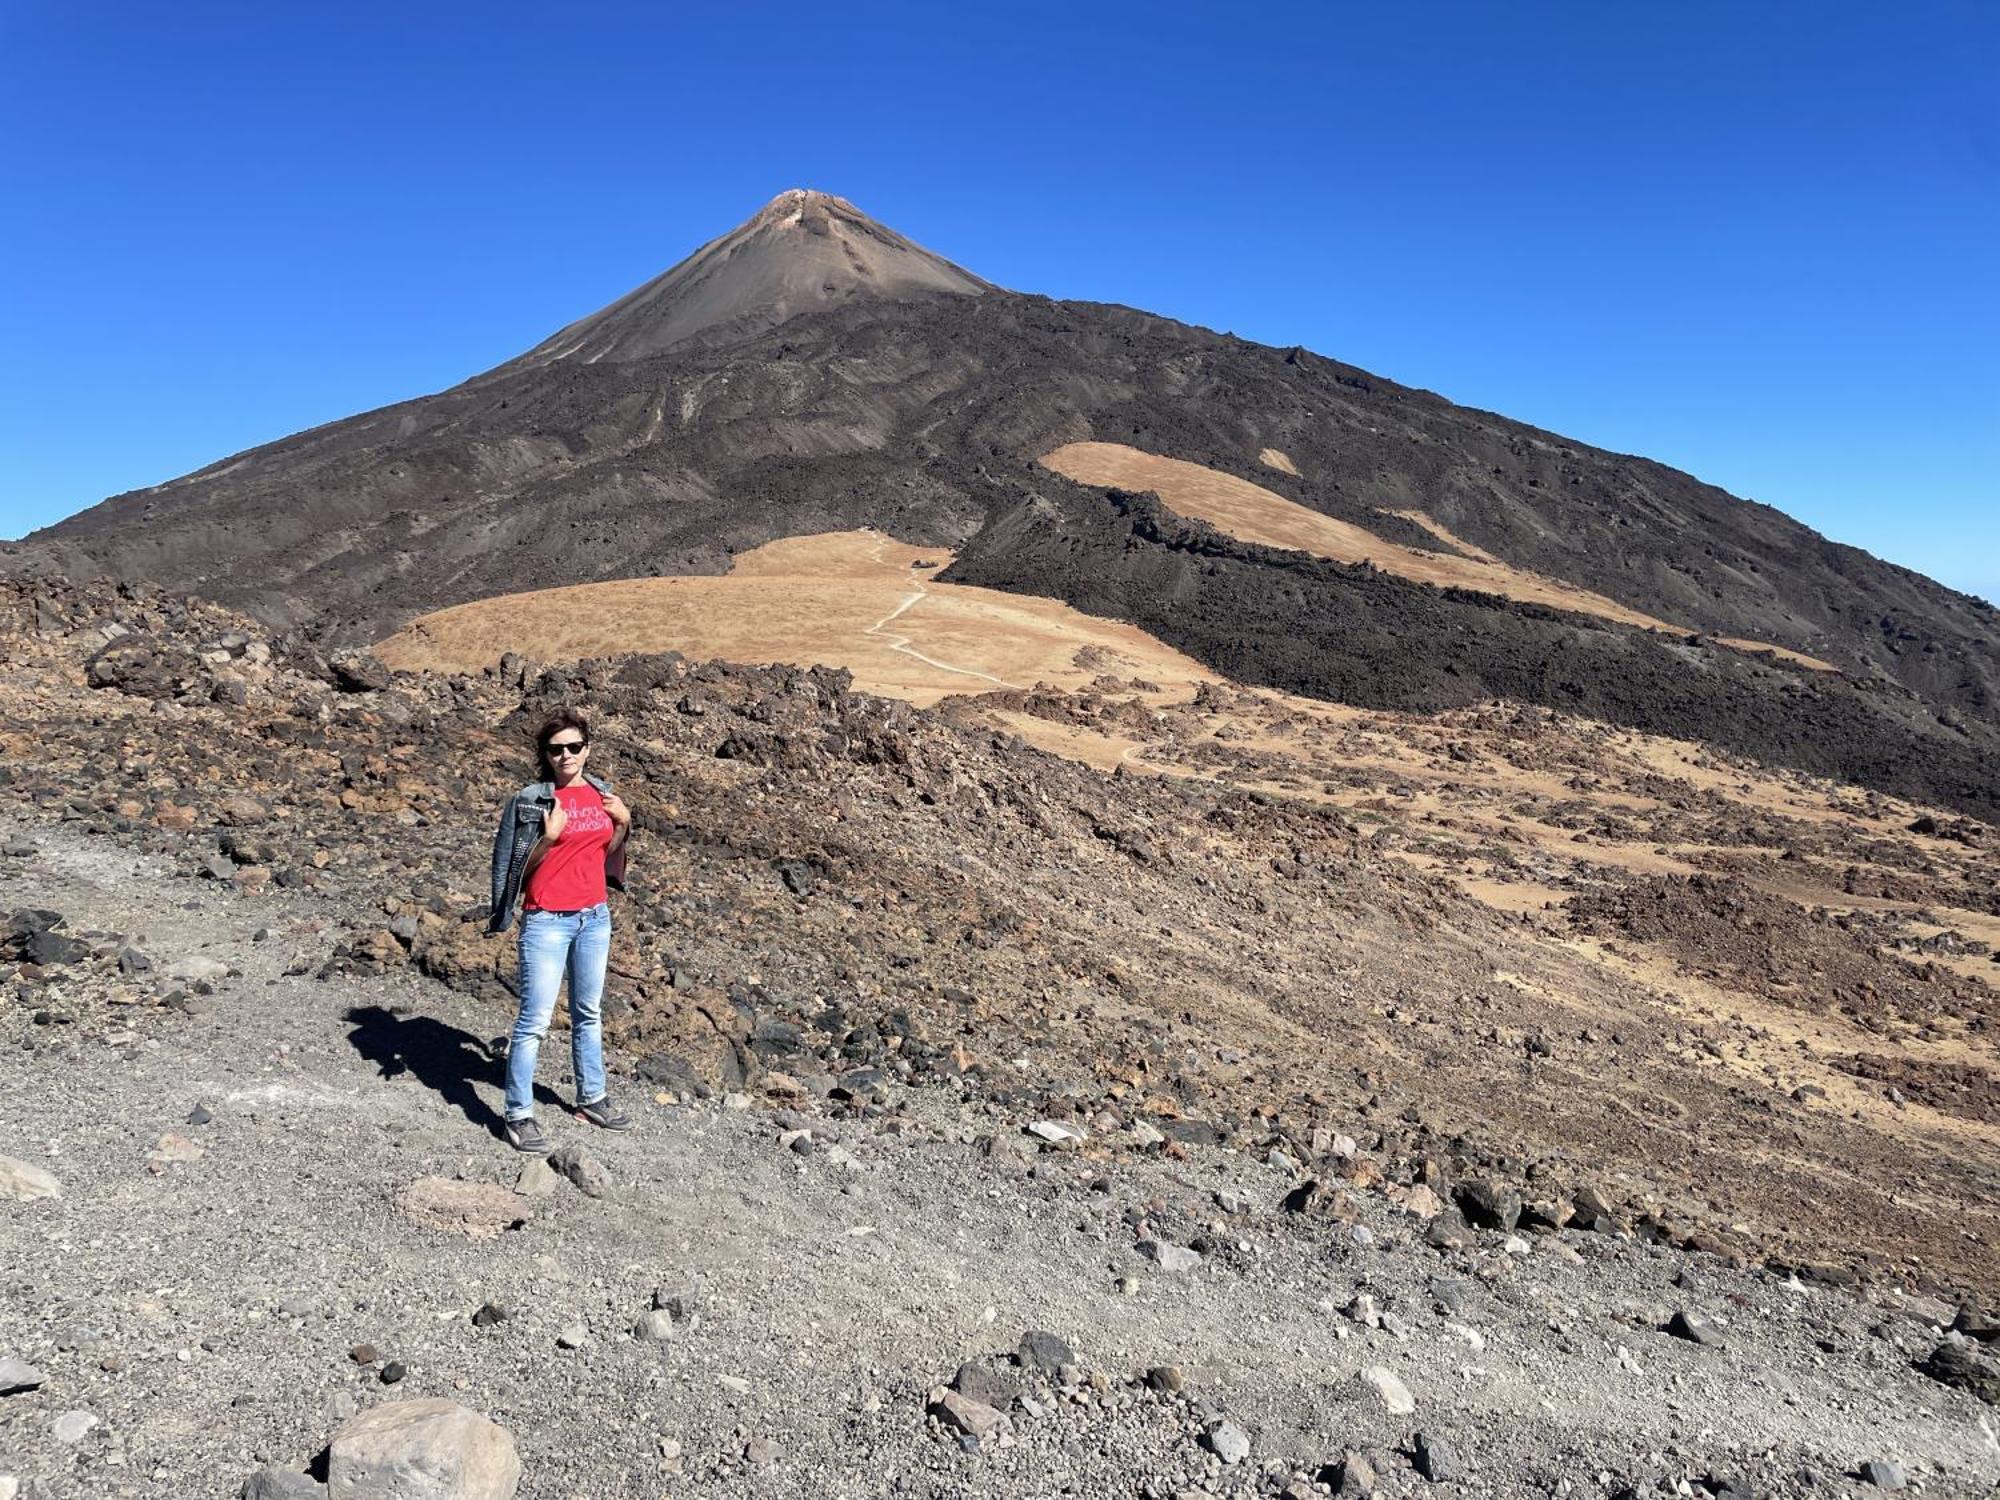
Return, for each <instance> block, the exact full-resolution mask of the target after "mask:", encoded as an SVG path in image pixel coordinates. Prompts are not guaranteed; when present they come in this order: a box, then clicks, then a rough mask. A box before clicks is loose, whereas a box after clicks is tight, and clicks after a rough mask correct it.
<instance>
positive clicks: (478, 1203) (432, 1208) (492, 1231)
mask: <svg viewBox="0 0 2000 1500" xmlns="http://www.w3.org/2000/svg"><path fill="white" fill-rule="evenodd" d="M396 1207H397V1208H399V1209H400V1210H402V1213H403V1216H404V1217H405V1218H407V1219H409V1220H410V1221H411V1222H412V1223H415V1224H421V1225H423V1226H424V1227H425V1228H426V1229H443V1230H448V1231H449V1232H451V1233H453V1234H462V1235H465V1236H466V1237H467V1238H469V1239H475V1240H490V1239H494V1238H497V1237H498V1236H499V1234H500V1232H501V1231H502V1230H506V1229H512V1228H513V1227H514V1226H515V1225H517V1224H522V1223H525V1222H527V1220H529V1219H530V1218H532V1217H534V1215H533V1213H532V1212H531V1211H530V1210H529V1209H528V1208H526V1207H524V1206H523V1205H522V1203H521V1199H520V1196H519V1195H518V1194H516V1193H513V1192H510V1191H508V1190H507V1189H506V1188H504V1187H502V1186H501V1185H500V1184H499V1183H497V1182H458V1181H455V1180H454V1179H452V1178H449V1177H419V1178H418V1179H417V1180H416V1181H415V1182H413V1183H411V1184H410V1185H409V1186H408V1187H406V1188H404V1189H403V1191H402V1192H400V1193H398V1194H397V1195H396Z"/></svg>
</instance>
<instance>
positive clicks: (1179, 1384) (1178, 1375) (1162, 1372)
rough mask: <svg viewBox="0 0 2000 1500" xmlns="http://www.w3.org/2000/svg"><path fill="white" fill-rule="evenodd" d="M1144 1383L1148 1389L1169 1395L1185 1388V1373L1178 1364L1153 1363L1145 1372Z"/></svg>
mask: <svg viewBox="0 0 2000 1500" xmlns="http://www.w3.org/2000/svg"><path fill="white" fill-rule="evenodd" d="M1146 1385H1147V1388H1148V1389H1150V1390H1155V1391H1159V1392H1161V1393H1163V1394H1165V1395H1169V1396H1171V1395H1173V1394H1174V1393H1175V1392H1177V1391H1183V1390H1186V1389H1187V1375H1186V1372H1184V1371H1183V1370H1182V1369H1181V1367H1180V1366H1179V1365H1154V1366H1153V1368H1152V1369H1150V1370H1148V1371H1147V1372H1146Z"/></svg>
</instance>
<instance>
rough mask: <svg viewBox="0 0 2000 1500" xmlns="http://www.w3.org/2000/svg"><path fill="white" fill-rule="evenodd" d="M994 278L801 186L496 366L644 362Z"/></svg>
mask: <svg viewBox="0 0 2000 1500" xmlns="http://www.w3.org/2000/svg"><path fill="white" fill-rule="evenodd" d="M990 290H992V288H991V286H990V285H989V284H988V283H986V282H984V281H982V280H980V279H979V278H978V277H977V276H974V275H973V274H972V273H971V272H970V271H967V270H964V269H962V268H961V267H959V266H955V265H953V264H952V263H951V262H950V261H948V260H946V259H945V258H944V257H943V256H941V255H936V254H933V253H932V252H931V251H929V250H926V249H925V248H924V247H923V246H922V245H919V244H916V243H915V242H913V241H911V240H908V239H905V238H904V237H903V236H902V235H900V234H898V233H896V231H895V230H893V229H890V228H888V227H887V226H886V225H882V224H878V223H876V222H875V220H873V219H871V218H869V217H868V215H866V214H864V213H863V212H861V210H860V209H858V208H856V207H855V206H854V205H853V204H852V203H849V202H848V201H847V200H846V199H845V198H836V197H834V196H833V195H832V194H831V193H818V192H813V191H811V190H809V189H806V188H793V189H791V190H790V191H788V192H783V193H780V194H779V195H778V196H777V197H775V198H773V199H772V200H771V201H770V202H769V203H767V204H765V205H764V206H763V208H761V209H759V210H758V211H757V212H756V213H755V214H754V215H752V216H751V217H750V218H749V219H748V220H747V221H746V222H744V223H743V224H740V225H738V226H737V227H736V228H735V229H732V230H731V231H730V232H729V233H727V234H725V235H722V236H721V237H720V238H717V239H713V240H710V241H709V242H708V243H707V244H706V245H703V246H702V247H701V248H700V249H699V250H697V251H695V253H694V254H692V255H690V256H689V257H688V258H687V259H686V260H684V261H682V262H680V264H678V265H676V266H674V267H673V268H672V269H671V270H668V271H666V272H664V273H662V274H661V275H659V276H656V277H654V278H653V279H652V280H651V281H649V282H647V283H646V284H645V285H644V286H642V287H639V288H638V289H637V290H635V291H632V292H628V293H627V294H626V295H625V296H623V297H620V298H619V299H618V300H617V301H616V302H614V303H612V304H611V305H610V306H609V307H606V308H604V309H602V310H601V311H599V312H594V313H592V314H591V315H590V316H589V317H587V318H580V319H578V320H577V321H576V322H574V323H572V324H570V325H569V326H568V327H567V328H564V329H563V330H561V331H560V332H559V333H556V334H555V335H553V336H552V337H550V338H547V339H545V340H543V341H542V342H541V343H539V344H537V345H536V346H535V347H534V348H532V349H530V350H529V351H528V352H527V353H526V354H523V355H522V356H521V357H520V358H518V359H515V360H512V361H510V362H508V363H507V364H504V365H502V366H500V368H499V369H498V370H496V371H494V372H493V373H494V374H501V373H507V372H512V371H516V370H523V369H532V368H535V367H537V366H541V365H548V364H553V363H555V362H556V361H558V360H577V361H580V362H582V363H585V364H594V363H596V362H597V361H599V360H633V359H644V358H645V357H647V356H648V355H653V354H659V353H661V352H663V351H664V350H667V349H671V348H673V347H674V346H675V345H676V344H679V343H681V342H683V341H684V340H686V339H690V338H693V337H694V336H695V335H696V334H699V333H705V332H708V331H709V330H720V331H722V332H724V333H727V334H734V335H739V336H740V335H746V334H753V333H761V332H763V331H764V330H765V329H767V328H774V327H776V326H777V325H778V324H780V323H783V322H785V321H786V320H787V319H790V318H794V317H797V316H798V315H799V314H800V313H807V312H817V311H819V310H820V309H822V308H828V307H836V306H839V305H840V304H841V303H844V302H850V301H853V300H856V299H858V298H870V297H873V298H885V299H891V300H897V299H912V298H921V297H932V296H951V295H958V296H977V295H978V294H979V293H981V292H985V291H990Z"/></svg>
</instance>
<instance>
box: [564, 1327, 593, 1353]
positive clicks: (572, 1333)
mask: <svg viewBox="0 0 2000 1500" xmlns="http://www.w3.org/2000/svg"><path fill="white" fill-rule="evenodd" d="M589 1342H590V1330H589V1329H587V1328H585V1327H584V1326H583V1325H582V1324H581V1323H566V1324H564V1325H563V1328H562V1330H561V1331H560V1332H559V1333H557V1334H556V1345H557V1347H558V1348H563V1349H581V1348H582V1347H583V1346H584V1345H585V1344H587V1343H589Z"/></svg>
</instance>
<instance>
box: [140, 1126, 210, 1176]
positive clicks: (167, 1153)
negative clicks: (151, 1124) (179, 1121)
mask: <svg viewBox="0 0 2000 1500" xmlns="http://www.w3.org/2000/svg"><path fill="white" fill-rule="evenodd" d="M207 1154H208V1153H207V1152H206V1151H204V1150H203V1149H202V1148H201V1146H199V1145H198V1144H197V1143H195V1142H194V1141H191V1140H189V1139H188V1138H187V1137H186V1136H184V1135H176V1134H175V1133H174V1132H173V1131H168V1132H167V1133H166V1134H165V1135H163V1136H161V1137H160V1139H159V1141H158V1142H157V1143H156V1144H155V1145H154V1147H153V1149H152V1150H151V1151H150V1152H148V1153H147V1155H146V1170H147V1171H148V1172H151V1173H153V1174H154V1175H155V1176H157V1175H158V1174H160V1173H162V1172H164V1171H166V1170H167V1169H168V1168H169V1167H173V1166H181V1165H185V1164H186V1163H188V1162H196V1161H200V1160H201V1159H202V1157H204V1156H206V1155H207Z"/></svg>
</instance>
